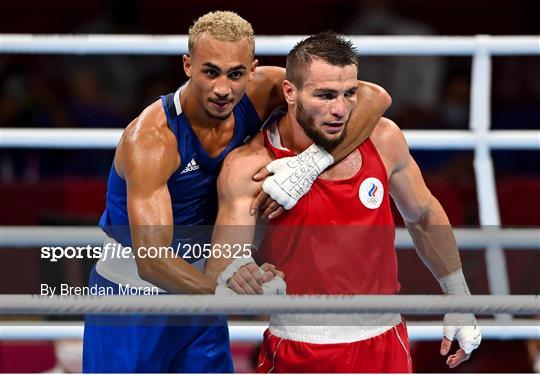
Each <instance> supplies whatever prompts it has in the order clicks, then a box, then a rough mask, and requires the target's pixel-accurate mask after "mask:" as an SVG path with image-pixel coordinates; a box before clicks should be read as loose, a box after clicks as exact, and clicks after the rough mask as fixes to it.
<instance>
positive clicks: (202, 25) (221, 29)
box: [188, 11, 255, 54]
mask: <svg viewBox="0 0 540 375" xmlns="http://www.w3.org/2000/svg"><path fill="white" fill-rule="evenodd" d="M203 34H209V35H211V36H213V37H214V38H216V39H217V40H222V41H226V42H237V41H239V40H241V39H243V38H246V39H247V40H248V43H249V45H250V46H251V49H252V51H251V52H252V54H255V36H254V35H253V34H254V33H253V27H252V26H251V24H250V23H249V22H248V21H246V20H245V19H243V18H242V17H240V16H239V15H238V14H236V13H234V12H226V11H218V12H210V13H206V14H205V15H204V16H201V17H199V19H198V20H197V21H195V23H194V24H193V26H191V27H190V28H189V38H188V50H189V53H190V54H191V53H193V49H194V47H195V43H197V41H198V40H199V38H200V37H201V35H203Z"/></svg>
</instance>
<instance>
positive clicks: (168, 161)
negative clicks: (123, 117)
mask: <svg viewBox="0 0 540 375" xmlns="http://www.w3.org/2000/svg"><path fill="white" fill-rule="evenodd" d="M140 163H155V164H156V165H155V167H156V168H159V169H160V170H161V171H162V172H163V173H169V172H170V174H172V173H173V172H174V170H176V168H178V166H179V165H180V156H179V155H178V150H177V141H176V137H175V136H174V134H173V132H172V131H171V129H170V128H169V125H168V123H167V117H166V115H165V112H164V110H163V107H162V105H161V100H156V101H155V102H154V103H152V104H150V105H149V106H148V107H146V108H145V109H144V111H143V112H142V113H141V114H140V115H139V116H138V117H137V118H136V119H134V120H133V121H132V122H131V123H130V124H129V125H128V126H127V127H126V129H125V130H124V133H123V134H122V137H121V138H120V141H119V143H118V147H117V149H116V155H115V160H114V164H115V168H116V170H117V172H118V173H119V174H120V176H122V177H124V174H125V171H126V168H130V167H133V166H137V165H138V164H140Z"/></svg>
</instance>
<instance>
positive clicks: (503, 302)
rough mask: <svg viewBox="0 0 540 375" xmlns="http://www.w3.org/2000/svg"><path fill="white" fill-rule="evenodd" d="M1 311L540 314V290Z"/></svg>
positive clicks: (4, 300)
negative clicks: (537, 292)
mask: <svg viewBox="0 0 540 375" xmlns="http://www.w3.org/2000/svg"><path fill="white" fill-rule="evenodd" d="M0 301H1V306H2V307H1V311H2V315H15V314H23V315H68V314H73V315H77V314H105V315H107V314H109V315H110V314H127V313H131V314H132V313H141V314H149V315H156V314H189V315H212V314H236V315H261V314H270V313H272V314H278V313H279V314H286V313H392V312H399V313H402V314H410V315H429V314H445V313H466V312H471V313H475V314H496V313H507V314H515V315H529V314H540V297H539V296H538V295H513V296H491V295H475V296H443V295H392V296H388V295H384V296H382V295H369V296H366V295H362V296H358V295H356V296H326V295H325V296H215V295H189V296H186V295H182V296H180V295H155V296H139V295H137V296H133V295H130V296H116V295H115V296H111V295H107V296H89V295H84V296H76V295H67V296H52V297H48V296H39V295H10V294H3V295H0Z"/></svg>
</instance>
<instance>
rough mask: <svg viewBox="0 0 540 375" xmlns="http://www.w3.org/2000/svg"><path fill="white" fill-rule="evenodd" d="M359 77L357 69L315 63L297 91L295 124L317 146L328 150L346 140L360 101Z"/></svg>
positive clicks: (315, 61)
mask: <svg viewBox="0 0 540 375" xmlns="http://www.w3.org/2000/svg"><path fill="white" fill-rule="evenodd" d="M356 75H357V68H356V65H346V66H342V67H340V66H335V65H331V64H329V63H326V62H324V61H321V60H317V59H315V60H313V62H312V63H311V64H310V66H309V69H308V70H307V72H306V73H305V77H304V78H305V80H304V85H303V87H302V88H301V89H298V90H297V91H296V100H295V105H294V106H295V111H296V120H297V121H298V123H299V124H300V125H301V126H302V128H303V129H304V131H305V132H306V134H307V135H308V136H309V137H310V138H311V139H312V140H313V141H314V142H315V143H317V144H319V145H321V146H323V147H325V148H327V149H329V150H332V149H333V148H334V147H336V146H337V145H338V144H339V143H340V142H341V141H342V140H343V138H344V137H345V131H346V124H347V121H348V120H349V116H350V114H351V111H352V109H353V108H354V106H355V105H356V101H357V98H356V90H357V88H358V80H357V78H356V77H357V76H356Z"/></svg>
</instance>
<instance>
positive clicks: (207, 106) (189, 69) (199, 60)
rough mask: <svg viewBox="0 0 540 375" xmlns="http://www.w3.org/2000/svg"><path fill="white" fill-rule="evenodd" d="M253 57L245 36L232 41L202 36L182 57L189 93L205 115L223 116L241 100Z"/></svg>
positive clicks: (251, 74) (228, 113) (255, 61)
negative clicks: (189, 87) (190, 50)
mask: <svg viewBox="0 0 540 375" xmlns="http://www.w3.org/2000/svg"><path fill="white" fill-rule="evenodd" d="M256 66H257V60H254V59H253V54H252V48H251V46H250V45H249V42H248V40H247V39H245V38H244V39H242V40H239V41H236V42H227V41H221V40H217V39H216V38H214V37H212V36H210V35H202V36H201V37H200V38H199V39H198V40H197V42H196V44H195V46H194V48H193V53H192V54H191V55H190V56H187V55H185V56H184V71H185V72H186V75H187V76H188V77H190V79H191V83H190V85H191V86H192V89H193V91H192V92H193V93H194V94H195V96H196V98H197V100H198V102H199V105H200V106H201V107H202V108H203V109H204V111H205V112H206V114H207V115H208V116H209V117H211V118H214V119H218V120H225V119H227V118H228V117H229V116H230V115H231V113H232V111H233V109H234V106H235V105H236V104H237V103H238V102H239V101H240V99H242V96H243V95H244V93H245V91H246V87H247V84H248V82H249V81H250V80H251V79H252V78H253V74H254V72H255V67H256Z"/></svg>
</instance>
